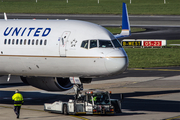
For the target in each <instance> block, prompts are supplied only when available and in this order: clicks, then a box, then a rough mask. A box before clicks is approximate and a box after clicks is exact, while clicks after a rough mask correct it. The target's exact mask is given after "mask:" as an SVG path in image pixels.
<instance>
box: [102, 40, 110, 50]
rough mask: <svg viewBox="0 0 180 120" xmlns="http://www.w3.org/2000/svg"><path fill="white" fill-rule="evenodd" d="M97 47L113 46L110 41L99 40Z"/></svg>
mask: <svg viewBox="0 0 180 120" xmlns="http://www.w3.org/2000/svg"><path fill="white" fill-rule="evenodd" d="M99 47H102V48H107V47H113V45H112V44H111V41H107V40H99Z"/></svg>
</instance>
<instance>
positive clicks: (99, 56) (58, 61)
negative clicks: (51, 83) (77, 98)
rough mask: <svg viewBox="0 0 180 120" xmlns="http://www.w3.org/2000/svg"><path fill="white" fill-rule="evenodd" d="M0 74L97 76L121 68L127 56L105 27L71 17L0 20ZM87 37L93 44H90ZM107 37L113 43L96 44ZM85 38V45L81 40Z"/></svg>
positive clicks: (117, 71)
mask: <svg viewBox="0 0 180 120" xmlns="http://www.w3.org/2000/svg"><path fill="white" fill-rule="evenodd" d="M0 33H1V34H0V75H8V74H11V75H20V76H47V77H72V76H76V77H100V76H108V75H113V74H119V73H120V72H123V71H124V70H125V69H126V68H127V66H128V58H127V55H126V53H125V51H124V49H123V48H116V47H115V46H114V44H113V43H112V41H111V40H113V39H115V37H114V36H113V35H112V34H111V33H110V32H109V31H108V30H106V29H105V28H103V27H101V26H99V25H96V24H93V23H89V22H83V21H75V20H7V21H6V20H0ZM91 40H95V41H97V46H96V47H93V48H91V47H90V45H91V42H92V41H91ZM99 40H103V41H111V43H112V45H113V47H103V46H101V47H99V46H100V42H99ZM83 41H86V42H87V44H86V46H87V47H85V45H84V47H83V46H82V42H83Z"/></svg>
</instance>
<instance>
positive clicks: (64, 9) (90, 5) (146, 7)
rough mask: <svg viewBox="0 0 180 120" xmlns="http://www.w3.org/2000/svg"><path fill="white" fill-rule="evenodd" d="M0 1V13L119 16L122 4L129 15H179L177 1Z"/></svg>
mask: <svg viewBox="0 0 180 120" xmlns="http://www.w3.org/2000/svg"><path fill="white" fill-rule="evenodd" d="M2 1H3V2H2ZM37 1H38V2H37V3H36V2H35V0H1V1H0V13H3V12H6V13H53V14H56V13H58V14H121V13H122V2H125V3H127V6H128V11H129V14H149V15H155V14H161V15H169V14H171V15H180V7H179V6H180V1H179V0H166V1H167V3H166V4H164V3H163V0H132V4H130V3H129V0H100V4H98V3H97V0H69V3H66V0H37Z"/></svg>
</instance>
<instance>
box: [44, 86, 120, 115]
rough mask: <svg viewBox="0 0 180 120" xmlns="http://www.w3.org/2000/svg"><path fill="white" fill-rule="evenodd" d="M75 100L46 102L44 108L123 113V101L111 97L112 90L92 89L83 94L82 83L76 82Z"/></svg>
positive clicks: (58, 111)
mask: <svg viewBox="0 0 180 120" xmlns="http://www.w3.org/2000/svg"><path fill="white" fill-rule="evenodd" d="M74 90H75V93H76V94H75V97H74V100H72V99H69V101H68V102H62V101H56V102H54V103H52V104H50V103H45V104H44V110H45V111H50V112H56V113H63V114H114V113H121V101H120V100H119V99H110V95H111V92H107V91H106V92H104V91H93V92H92V91H91V92H85V95H82V93H81V92H80V91H82V90H83V85H82V84H74Z"/></svg>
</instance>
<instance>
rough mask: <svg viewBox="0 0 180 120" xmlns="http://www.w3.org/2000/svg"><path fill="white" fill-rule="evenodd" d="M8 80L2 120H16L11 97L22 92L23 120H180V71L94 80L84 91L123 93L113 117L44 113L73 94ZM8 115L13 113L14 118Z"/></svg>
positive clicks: (2, 87)
mask: <svg viewBox="0 0 180 120" xmlns="http://www.w3.org/2000/svg"><path fill="white" fill-rule="evenodd" d="M6 80H7V76H4V77H1V78H0V109H1V111H0V114H1V118H0V120H6V119H15V115H14V113H13V110H12V106H13V102H12V100H11V96H12V95H13V94H14V90H16V89H19V90H20V91H21V93H22V94H23V96H24V100H25V104H24V105H23V106H22V109H21V111H22V112H21V116H20V119H30V120H31V119H32V120H34V119H37V120H38V119H43V120H54V119H59V118H61V119H67V120H72V119H74V120H76V119H77V120H78V119H84V118H85V119H86V120H88V119H91V120H96V119H99V120H109V119H114V120H119V119H121V120H130V119H135V120H162V119H165V120H166V119H167V120H168V119H169V120H174V119H173V117H176V120H178V119H180V114H179V113H180V67H168V68H152V69H129V70H127V71H126V72H124V73H123V74H121V75H118V76H114V77H109V78H99V79H93V82H92V83H91V84H84V91H91V90H103V91H112V93H113V94H112V95H111V98H115V99H119V96H120V93H123V95H124V100H123V102H122V111H123V113H121V114H115V115H113V116H97V115H95V116H88V115H85V116H84V115H79V116H70V115H68V116H64V115H61V114H54V113H48V112H44V111H43V104H44V103H53V102H54V101H58V100H62V101H67V100H68V99H73V94H74V91H73V90H69V91H65V92H46V91H43V90H39V89H36V88H33V87H31V86H29V85H25V84H24V83H22V82H21V81H20V79H19V78H18V77H14V76H13V77H12V78H11V79H10V83H7V81H6ZM8 113H11V114H10V115H9V114H8Z"/></svg>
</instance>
